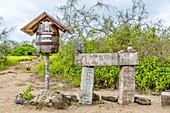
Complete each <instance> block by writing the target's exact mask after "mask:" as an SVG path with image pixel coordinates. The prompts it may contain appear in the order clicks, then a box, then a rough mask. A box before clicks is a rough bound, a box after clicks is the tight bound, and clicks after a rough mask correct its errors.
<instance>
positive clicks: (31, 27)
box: [21, 12, 70, 36]
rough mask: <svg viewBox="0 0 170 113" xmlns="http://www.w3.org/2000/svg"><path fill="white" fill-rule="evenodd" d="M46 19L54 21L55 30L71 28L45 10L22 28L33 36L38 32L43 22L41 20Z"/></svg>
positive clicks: (64, 30)
mask: <svg viewBox="0 0 170 113" xmlns="http://www.w3.org/2000/svg"><path fill="white" fill-rule="evenodd" d="M44 20H48V21H50V22H52V29H53V30H54V31H57V30H58V29H60V30H61V31H62V32H69V30H68V29H67V28H66V27H65V26H64V25H62V24H61V23H60V22H58V21H57V20H55V19H54V18H53V17H51V16H50V15H49V14H47V13H46V12H43V13H42V14H40V15H39V16H38V17H37V18H35V19H34V20H32V21H31V22H30V23H28V24H27V25H26V26H24V27H23V28H22V29H21V30H22V31H23V32H25V33H26V34H28V35H30V36H33V35H34V34H35V33H36V32H37V29H38V27H39V25H40V24H41V22H42V21H44ZM69 33H70V32H69Z"/></svg>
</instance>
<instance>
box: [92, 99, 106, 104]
mask: <svg viewBox="0 0 170 113" xmlns="http://www.w3.org/2000/svg"><path fill="white" fill-rule="evenodd" d="M92 104H93V105H98V104H105V103H104V102H103V101H101V100H99V101H93V102H92Z"/></svg>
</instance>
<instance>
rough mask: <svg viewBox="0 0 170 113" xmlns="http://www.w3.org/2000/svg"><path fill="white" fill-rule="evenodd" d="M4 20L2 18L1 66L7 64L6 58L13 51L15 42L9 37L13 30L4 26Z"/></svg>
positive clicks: (0, 30)
mask: <svg viewBox="0 0 170 113" xmlns="http://www.w3.org/2000/svg"><path fill="white" fill-rule="evenodd" d="M2 23H3V18H2V17H0V64H5V61H6V57H7V55H8V54H9V53H10V50H11V49H12V47H13V46H12V45H13V43H14V41H11V40H9V39H8V38H7V37H8V35H9V33H10V32H11V31H12V28H11V29H7V28H4V27H3V26H2Z"/></svg>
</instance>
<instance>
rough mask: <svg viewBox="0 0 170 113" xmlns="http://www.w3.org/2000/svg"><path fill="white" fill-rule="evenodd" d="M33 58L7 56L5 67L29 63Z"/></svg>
mask: <svg viewBox="0 0 170 113" xmlns="http://www.w3.org/2000/svg"><path fill="white" fill-rule="evenodd" d="M35 58H36V57H35V56H8V57H7V65H16V64H19V62H20V61H31V60H33V59H35Z"/></svg>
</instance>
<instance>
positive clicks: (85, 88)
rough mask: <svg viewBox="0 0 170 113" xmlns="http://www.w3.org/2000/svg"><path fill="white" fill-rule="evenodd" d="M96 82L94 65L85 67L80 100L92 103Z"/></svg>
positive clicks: (83, 102) (84, 102)
mask: <svg viewBox="0 0 170 113" xmlns="http://www.w3.org/2000/svg"><path fill="white" fill-rule="evenodd" d="M93 83H94V67H83V68H82V76H81V85H80V100H79V102H80V103H82V104H91V103H92V91H93Z"/></svg>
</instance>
